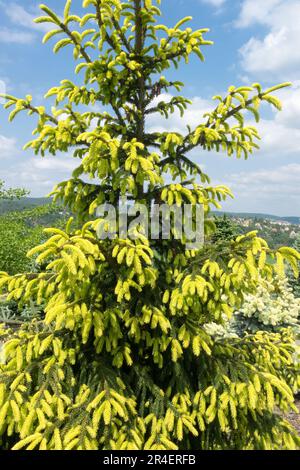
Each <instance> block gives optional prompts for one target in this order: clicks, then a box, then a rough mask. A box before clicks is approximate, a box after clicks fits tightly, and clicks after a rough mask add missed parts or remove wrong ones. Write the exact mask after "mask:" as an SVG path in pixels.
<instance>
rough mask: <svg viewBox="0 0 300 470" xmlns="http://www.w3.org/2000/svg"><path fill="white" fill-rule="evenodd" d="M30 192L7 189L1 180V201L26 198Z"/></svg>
mask: <svg viewBox="0 0 300 470" xmlns="http://www.w3.org/2000/svg"><path fill="white" fill-rule="evenodd" d="M26 194H28V191H26V190H25V189H12V188H10V189H5V188H4V182H3V181H2V180H0V200H1V199H15V198H17V199H20V198H21V197H23V196H26Z"/></svg>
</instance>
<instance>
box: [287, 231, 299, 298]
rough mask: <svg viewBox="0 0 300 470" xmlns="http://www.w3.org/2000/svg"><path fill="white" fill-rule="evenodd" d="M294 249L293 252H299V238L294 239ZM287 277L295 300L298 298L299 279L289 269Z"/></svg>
mask: <svg viewBox="0 0 300 470" xmlns="http://www.w3.org/2000/svg"><path fill="white" fill-rule="evenodd" d="M294 248H295V250H297V251H299V252H300V237H298V238H296V240H295V243H294ZM288 275H289V284H290V286H291V287H292V289H293V292H294V295H295V296H296V297H297V298H300V281H299V277H297V276H295V275H294V273H293V271H292V270H291V269H290V270H289V271H288Z"/></svg>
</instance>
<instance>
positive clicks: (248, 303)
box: [236, 278, 300, 326]
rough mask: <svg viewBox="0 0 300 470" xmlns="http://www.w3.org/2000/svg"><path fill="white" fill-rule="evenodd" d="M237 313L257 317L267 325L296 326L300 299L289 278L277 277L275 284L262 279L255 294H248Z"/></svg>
mask: <svg viewBox="0 0 300 470" xmlns="http://www.w3.org/2000/svg"><path fill="white" fill-rule="evenodd" d="M236 315H243V316H244V317H246V318H255V319H256V320H257V321H258V322H259V323H261V324H262V325H265V326H268V325H269V326H290V325H291V326H294V325H295V326H296V325H297V324H298V322H299V318H300V299H299V298H297V297H295V295H294V294H293V289H292V288H291V287H289V285H288V279H286V278H283V279H277V280H276V282H275V284H271V283H270V282H267V281H261V284H260V286H259V288H258V290H257V293H256V294H255V295H246V296H245V302H244V305H243V307H242V308H241V310H240V311H239V312H238V313H237V314H236Z"/></svg>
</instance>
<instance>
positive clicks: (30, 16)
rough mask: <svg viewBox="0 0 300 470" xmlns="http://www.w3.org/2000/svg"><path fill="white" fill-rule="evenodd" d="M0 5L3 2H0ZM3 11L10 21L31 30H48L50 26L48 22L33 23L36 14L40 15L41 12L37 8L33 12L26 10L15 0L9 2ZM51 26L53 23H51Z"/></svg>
mask: <svg viewBox="0 0 300 470" xmlns="http://www.w3.org/2000/svg"><path fill="white" fill-rule="evenodd" d="M1 6H3V4H2V3H1ZM4 11H5V13H6V15H7V16H8V18H9V19H10V21H11V22H12V23H14V24H16V25H18V26H22V27H24V28H29V29H33V30H39V31H49V29H51V26H49V23H40V24H36V23H34V21H33V20H34V19H35V18H36V17H37V16H41V12H40V10H38V9H35V11H34V12H33V13H30V12H28V11H27V10H26V9H25V8H24V7H23V6H21V5H19V4H18V3H15V2H10V4H9V8H7V7H5V10H4ZM52 27H53V25H52Z"/></svg>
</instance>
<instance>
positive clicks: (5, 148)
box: [0, 135, 17, 160]
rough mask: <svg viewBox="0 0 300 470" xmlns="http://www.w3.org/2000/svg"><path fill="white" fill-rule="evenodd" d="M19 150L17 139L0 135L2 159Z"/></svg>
mask: <svg viewBox="0 0 300 470" xmlns="http://www.w3.org/2000/svg"><path fill="white" fill-rule="evenodd" d="M16 152H17V148H16V141H15V139H12V138H9V137H5V136H4V135H0V160H2V158H7V157H10V156H11V155H12V154H15V153H16Z"/></svg>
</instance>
